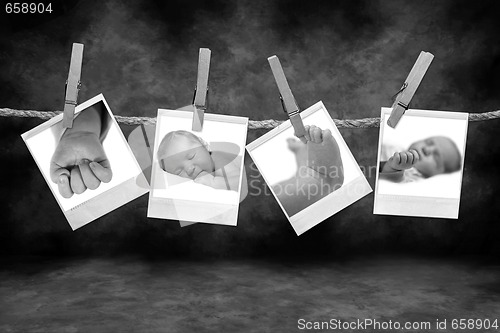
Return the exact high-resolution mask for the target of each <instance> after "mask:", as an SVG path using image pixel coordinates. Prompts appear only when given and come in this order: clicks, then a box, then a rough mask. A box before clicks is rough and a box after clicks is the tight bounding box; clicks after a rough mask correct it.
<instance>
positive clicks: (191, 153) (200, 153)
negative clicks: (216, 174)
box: [158, 132, 215, 179]
mask: <svg viewBox="0 0 500 333" xmlns="http://www.w3.org/2000/svg"><path fill="white" fill-rule="evenodd" d="M158 159H159V161H160V163H161V164H162V168H163V169H164V170H165V171H167V172H169V173H172V174H174V175H178V176H181V177H184V178H190V179H195V178H196V177H198V175H199V174H200V173H201V172H202V171H205V172H209V173H210V172H213V171H214V169H215V167H214V162H213V160H212V157H211V156H210V152H209V151H208V150H207V148H205V146H204V145H203V144H202V143H201V142H200V141H199V140H198V139H197V138H196V137H195V136H194V135H192V134H178V133H175V132H174V133H169V134H167V136H166V137H165V138H164V140H163V141H162V142H161V144H160V147H159V149H158Z"/></svg>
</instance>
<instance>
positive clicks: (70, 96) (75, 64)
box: [63, 43, 83, 128]
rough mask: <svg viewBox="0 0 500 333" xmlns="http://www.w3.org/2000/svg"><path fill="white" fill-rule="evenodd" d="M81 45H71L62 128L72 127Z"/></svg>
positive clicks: (81, 55) (78, 88) (80, 65)
mask: <svg viewBox="0 0 500 333" xmlns="http://www.w3.org/2000/svg"><path fill="white" fill-rule="evenodd" d="M82 61H83V44H79V43H73V49H72V51H71V62H70V64H69V73H68V80H67V81H66V95H65V97H64V114H63V127H64V128H71V127H73V118H74V116H75V107H76V105H77V104H78V92H79V91H80V86H81V84H80V76H81V73H82Z"/></svg>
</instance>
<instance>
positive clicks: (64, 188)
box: [57, 174, 73, 199]
mask: <svg viewBox="0 0 500 333" xmlns="http://www.w3.org/2000/svg"><path fill="white" fill-rule="evenodd" d="M57 187H58V189H59V193H60V194H61V195H62V196H63V198H66V199H68V198H71V197H72V196H73V191H72V190H71V187H70V186H69V178H68V175H67V174H63V175H60V176H59V179H58V181H57Z"/></svg>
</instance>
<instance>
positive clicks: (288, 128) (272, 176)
mask: <svg viewBox="0 0 500 333" xmlns="http://www.w3.org/2000/svg"><path fill="white" fill-rule="evenodd" d="M300 115H301V117H302V121H303V123H304V125H316V126H317V127H319V128H321V129H322V130H326V129H329V130H330V131H331V133H332V136H333V138H334V139H335V141H336V142H337V144H338V146H339V150H340V155H341V157H342V164H343V170H344V181H343V184H342V186H341V187H340V188H338V189H336V190H335V191H333V192H331V193H329V194H327V195H325V196H324V197H322V198H321V199H320V200H319V201H316V202H313V203H311V204H310V205H309V206H307V207H305V208H304V209H302V210H301V211H299V212H297V213H295V214H293V215H290V214H289V213H288V212H287V209H286V208H285V207H284V205H283V204H282V202H281V201H280V199H279V195H278V194H277V193H276V191H275V190H274V189H273V186H274V185H275V184H279V182H280V181H284V180H286V179H287V178H290V177H294V175H295V174H296V172H297V166H296V165H295V163H296V161H295V156H294V154H293V153H291V152H290V150H289V149H288V146H287V140H288V139H290V138H293V139H294V140H295V138H294V129H293V127H292V125H291V123H290V120H287V121H285V122H283V123H282V124H280V125H279V126H278V127H276V128H275V129H273V130H271V131H270V132H268V133H266V134H264V135H263V136H261V137H260V138H258V139H257V140H255V141H253V142H252V143H250V144H249V145H247V147H246V148H247V151H248V153H249V154H250V156H251V158H252V160H253V161H254V163H255V164H256V166H257V168H258V169H259V171H260V173H261V174H262V177H263V178H264V180H265V181H266V183H267V184H268V186H269V188H270V190H271V192H272V194H273V196H274V197H275V198H276V200H277V201H278V203H279V205H280V207H281V209H282V210H283V213H284V214H285V215H286V217H287V219H288V221H289V222H290V224H291V225H292V227H293V229H294V231H295V232H296V234H297V235H301V234H303V233H304V232H306V231H307V230H309V229H311V228H312V227H314V226H315V225H317V224H319V223H320V222H322V221H324V220H325V219H327V218H329V217H330V216H332V215H334V214H336V213H337V212H339V211H340V210H342V209H344V208H346V207H347V206H349V205H351V204H352V203H354V202H356V201H357V200H359V199H361V198H362V197H364V196H365V195H367V194H369V193H370V192H372V189H371V187H370V185H369V184H368V181H367V180H366V178H365V176H364V174H363V172H362V171H361V169H360V168H359V165H358V164H357V162H356V160H355V159H354V156H353V155H352V153H351V151H350V150H349V148H348V147H347V144H346V143H345V141H344V139H343V138H342V135H341V134H340V132H339V130H338V129H337V127H336V126H335V123H334V122H333V120H332V118H331V117H330V115H329V113H328V110H327V109H326V107H325V106H324V104H323V103H322V102H318V103H316V104H314V105H312V106H311V107H309V108H308V109H306V110H304V111H302V112H301V113H300ZM296 140H298V139H296Z"/></svg>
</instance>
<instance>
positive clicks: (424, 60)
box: [387, 51, 434, 128]
mask: <svg viewBox="0 0 500 333" xmlns="http://www.w3.org/2000/svg"><path fill="white" fill-rule="evenodd" d="M432 59H434V55H433V54H432V53H429V52H424V51H422V52H420V55H419V56H418V58H417V61H416V62H415V64H414V65H413V68H412V69H411V72H410V74H408V77H407V78H406V81H405V82H404V83H403V86H402V87H401V89H400V90H399V91H398V93H397V94H396V99H395V100H394V103H393V104H392V111H391V115H390V117H389V119H388V120H387V125H389V126H390V127H392V128H395V127H396V125H397V124H398V122H399V120H400V119H401V117H402V116H403V114H404V113H405V111H406V110H408V107H409V105H410V102H411V99H412V98H413V95H414V94H415V92H416V91H417V88H418V86H419V85H420V82H421V81H422V79H423V78H424V75H425V72H427V69H428V68H429V66H430V65H431V62H432Z"/></svg>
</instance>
